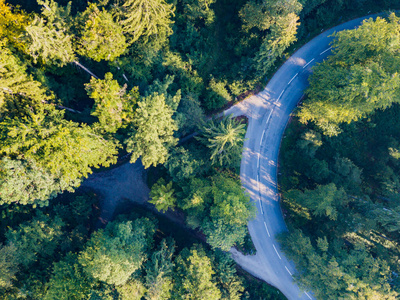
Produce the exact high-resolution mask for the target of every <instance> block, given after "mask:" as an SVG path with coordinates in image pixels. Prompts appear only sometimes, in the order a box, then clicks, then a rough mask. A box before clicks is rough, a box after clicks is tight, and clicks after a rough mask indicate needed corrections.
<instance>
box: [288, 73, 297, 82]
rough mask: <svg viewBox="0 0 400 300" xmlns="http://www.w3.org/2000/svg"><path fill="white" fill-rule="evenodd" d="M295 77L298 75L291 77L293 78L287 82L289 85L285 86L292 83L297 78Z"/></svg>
mask: <svg viewBox="0 0 400 300" xmlns="http://www.w3.org/2000/svg"><path fill="white" fill-rule="evenodd" d="M297 75H299V73H297V74H296V75H294V76H293V78H292V79H290V81H289V83H288V84H287V85H289V84H291V83H292V81H293V80H294V79H295V78H296V77H297Z"/></svg>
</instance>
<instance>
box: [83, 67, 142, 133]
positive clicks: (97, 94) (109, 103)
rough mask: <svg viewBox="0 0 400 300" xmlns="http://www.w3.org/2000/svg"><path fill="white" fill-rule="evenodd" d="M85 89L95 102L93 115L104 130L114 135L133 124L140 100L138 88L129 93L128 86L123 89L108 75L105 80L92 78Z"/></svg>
mask: <svg viewBox="0 0 400 300" xmlns="http://www.w3.org/2000/svg"><path fill="white" fill-rule="evenodd" d="M85 88H86V91H87V93H88V95H89V97H90V98H92V99H93V100H94V101H95V103H94V106H93V109H92V115H93V116H96V117H98V118H99V121H100V125H101V127H102V128H104V130H106V131H107V132H112V133H114V132H116V131H117V130H118V129H119V128H121V127H126V126H127V125H128V124H129V123H131V122H132V120H133V116H134V113H135V108H136V101H137V99H138V98H139V92H138V88H133V89H132V90H131V91H129V92H127V91H126V86H123V87H121V86H120V85H119V84H118V81H116V80H114V79H113V76H112V74H111V73H106V75H105V78H104V79H96V78H94V77H92V78H91V79H90V83H88V84H86V85H85Z"/></svg>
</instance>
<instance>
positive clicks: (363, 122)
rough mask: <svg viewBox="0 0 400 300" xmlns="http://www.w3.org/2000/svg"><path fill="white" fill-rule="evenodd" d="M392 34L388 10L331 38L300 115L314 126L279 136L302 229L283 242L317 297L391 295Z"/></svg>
mask: <svg viewBox="0 0 400 300" xmlns="http://www.w3.org/2000/svg"><path fill="white" fill-rule="evenodd" d="M398 32H399V31H398V18H397V17H396V16H394V15H391V16H390V17H389V19H388V20H384V19H381V18H377V19H376V21H372V20H367V21H365V22H364V23H363V25H362V26H360V27H359V28H358V29H355V30H349V31H344V32H341V33H338V34H336V40H335V41H334V43H333V47H334V50H333V55H332V56H331V57H330V58H328V59H327V60H326V61H325V62H323V63H322V64H320V65H318V66H317V67H316V69H315V71H314V74H313V75H312V79H311V85H310V89H309V92H308V97H309V98H308V100H307V101H306V103H305V106H304V107H302V108H301V110H300V112H299V116H300V121H301V122H303V123H307V121H312V122H309V123H308V124H306V125H304V124H303V125H300V124H299V123H298V121H296V120H295V121H294V122H292V125H291V127H290V129H289V133H288V134H287V139H285V140H284V141H283V145H282V159H283V162H281V163H280V165H281V172H282V175H283V176H282V178H283V180H282V184H281V186H282V189H283V192H284V193H283V195H284V197H283V198H284V203H285V206H286V209H287V210H288V214H287V215H288V216H289V218H288V221H289V226H291V227H294V228H301V230H302V231H298V230H295V231H293V232H292V233H291V234H288V235H286V236H285V237H284V238H283V240H282V244H283V247H284V250H285V251H286V252H287V254H288V255H289V257H290V258H292V259H293V260H294V261H295V263H296V267H297V270H298V271H299V274H298V275H297V280H298V282H299V283H300V284H301V285H302V286H304V287H308V288H311V289H312V291H313V292H314V293H315V296H316V297H317V298H319V297H320V298H332V299H339V298H346V299H374V298H375V299H396V298H398V293H399V291H400V289H399V284H398V280H397V275H396V274H397V273H398V272H399V267H398V264H397V262H396V261H397V258H398V257H399V255H400V254H399V251H398V243H399V238H400V235H399V231H398V230H399V222H398V220H399V213H398V205H399V197H398V190H399V187H400V184H399V183H400V179H399V177H398V175H397V174H398V172H399V165H398V163H397V159H396V150H395V149H397V137H398V136H399V132H400V127H399V126H398V124H397V122H396V120H397V119H398V116H399V114H400V112H399V106H398V104H395V102H397V99H398V95H397V94H398V88H397V86H396V84H397V83H396V81H397V72H398V65H399V64H398V61H397V60H398V58H397V50H396V49H397V48H396V46H394V45H395V44H397V43H398V41H399V37H398ZM339 132H340V134H338V133H339ZM321 133H323V135H321ZM304 157H306V158H307V159H304Z"/></svg>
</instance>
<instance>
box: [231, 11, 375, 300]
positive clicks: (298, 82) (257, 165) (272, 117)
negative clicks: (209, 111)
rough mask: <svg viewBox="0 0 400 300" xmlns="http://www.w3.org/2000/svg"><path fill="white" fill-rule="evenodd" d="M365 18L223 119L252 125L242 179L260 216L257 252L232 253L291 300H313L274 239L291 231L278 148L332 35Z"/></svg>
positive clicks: (254, 227)
mask: <svg viewBox="0 0 400 300" xmlns="http://www.w3.org/2000/svg"><path fill="white" fill-rule="evenodd" d="M370 17H376V15H372V16H366V17H363V18H359V19H355V20H353V21H350V22H347V23H344V24H341V25H339V26H336V27H334V28H332V29H329V30H327V31H325V32H323V33H321V34H320V35H319V36H317V37H316V38H314V39H313V40H311V41H310V42H309V43H307V44H306V45H304V46H303V47H302V48H300V49H299V50H298V51H296V53H294V55H293V56H292V57H291V58H290V59H289V60H288V61H287V62H286V63H285V64H283V65H282V66H281V67H280V69H279V70H278V71H277V72H276V73H275V75H274V76H273V78H272V79H271V80H270V81H269V83H268V85H267V87H266V88H265V89H264V90H263V91H262V92H261V93H259V94H257V95H255V96H252V97H250V98H248V99H246V100H245V101H243V102H241V103H239V104H237V105H235V106H233V107H231V108H230V109H228V110H227V111H225V115H230V114H233V115H234V116H239V115H245V116H247V118H248V119H249V125H248V129H247V133H246V141H245V143H244V150H243V158H242V162H241V168H240V178H241V181H242V184H243V186H244V187H245V189H246V191H247V192H248V193H249V195H250V197H251V199H252V201H254V202H255V203H256V205H257V217H256V219H255V220H253V221H251V222H250V223H249V231H250V234H251V237H252V240H253V243H254V245H255V247H256V249H257V254H256V255H254V256H244V255H243V254H241V253H240V252H238V251H236V250H235V249H232V250H231V253H232V257H233V258H234V260H235V261H236V262H237V263H238V264H239V265H240V266H241V267H242V268H243V269H244V270H246V271H247V272H249V273H251V274H252V275H254V276H256V277H258V278H260V279H262V280H264V281H266V282H268V283H269V284H271V285H273V286H275V287H277V288H278V289H279V290H280V291H281V292H282V293H283V294H284V295H285V296H286V297H287V298H288V299H290V300H291V299H314V297H313V296H312V293H311V292H307V291H301V290H300V289H299V287H298V286H297V285H296V284H295V283H294V281H293V278H292V274H294V273H295V266H294V264H293V262H291V261H289V260H288V259H287V258H286V257H285V255H284V254H283V253H282V251H281V247H280V245H279V243H278V242H277V241H276V239H275V235H276V234H278V233H281V232H283V231H286V230H287V227H286V225H285V222H284V219H283V216H282V212H281V208H280V204H279V195H278V187H277V162H278V153H279V148H280V143H281V139H282V136H283V134H284V130H285V127H286V124H287V122H288V120H289V118H290V114H291V112H292V111H293V109H294V108H295V107H296V105H297V103H298V101H299V99H300V98H301V97H302V95H303V94H304V90H305V89H306V88H307V86H308V77H309V75H310V73H311V67H312V66H314V65H315V64H316V63H318V62H321V61H323V59H324V58H326V57H327V56H328V55H329V54H330V52H331V48H330V42H331V41H332V37H330V35H332V33H334V32H335V31H336V32H338V31H341V30H344V29H354V28H355V27H357V26H359V25H360V24H361V22H362V20H364V19H367V18H370Z"/></svg>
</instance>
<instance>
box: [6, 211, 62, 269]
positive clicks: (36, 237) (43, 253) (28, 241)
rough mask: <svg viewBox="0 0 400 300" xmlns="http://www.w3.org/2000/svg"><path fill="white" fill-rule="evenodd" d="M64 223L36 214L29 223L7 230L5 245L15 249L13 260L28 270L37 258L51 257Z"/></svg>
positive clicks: (57, 218)
mask: <svg viewBox="0 0 400 300" xmlns="http://www.w3.org/2000/svg"><path fill="white" fill-rule="evenodd" d="M63 226H64V222H63V221H62V220H61V219H60V218H59V217H54V218H50V217H49V216H47V215H44V214H43V213H38V214H37V215H36V216H35V217H34V218H33V219H32V220H31V221H28V222H25V223H22V224H20V225H19V226H18V228H17V229H9V230H8V231H7V232H6V234H5V236H6V238H7V245H11V246H12V247H15V248H16V249H17V250H16V255H15V259H16V261H17V262H18V264H20V265H21V266H22V267H23V268H28V267H29V266H30V265H31V264H32V263H34V262H35V261H36V260H37V259H38V258H39V257H45V258H48V257H52V256H53V255H54V254H55V250H56V248H57V246H58V243H59V242H60V240H61V237H62V229H63Z"/></svg>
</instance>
